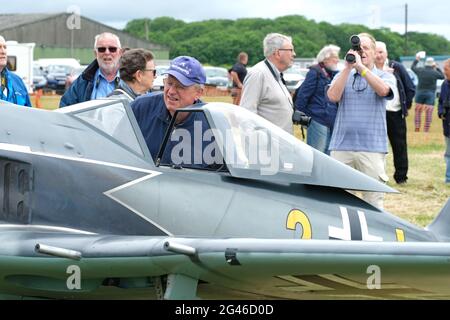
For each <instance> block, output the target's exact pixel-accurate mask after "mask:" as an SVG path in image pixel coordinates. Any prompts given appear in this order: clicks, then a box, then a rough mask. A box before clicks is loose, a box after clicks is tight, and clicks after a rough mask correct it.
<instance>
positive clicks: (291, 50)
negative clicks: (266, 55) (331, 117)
mask: <svg viewBox="0 0 450 320" xmlns="http://www.w3.org/2000/svg"><path fill="white" fill-rule="evenodd" d="M278 50H279V51H290V52H294V49H278Z"/></svg>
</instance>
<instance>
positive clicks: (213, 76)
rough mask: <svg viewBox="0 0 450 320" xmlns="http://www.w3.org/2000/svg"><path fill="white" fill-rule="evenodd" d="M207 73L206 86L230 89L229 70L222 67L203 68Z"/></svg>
mask: <svg viewBox="0 0 450 320" xmlns="http://www.w3.org/2000/svg"><path fill="white" fill-rule="evenodd" d="M203 68H204V69H205V73H206V84H207V85H210V86H216V87H221V88H225V89H226V88H228V87H230V78H229V77H228V70H227V69H225V68H221V67H203Z"/></svg>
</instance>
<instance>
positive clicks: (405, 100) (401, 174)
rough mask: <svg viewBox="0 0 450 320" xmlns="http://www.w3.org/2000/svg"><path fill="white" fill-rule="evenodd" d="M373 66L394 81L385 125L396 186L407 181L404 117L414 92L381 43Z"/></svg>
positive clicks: (408, 79)
mask: <svg viewBox="0 0 450 320" xmlns="http://www.w3.org/2000/svg"><path fill="white" fill-rule="evenodd" d="M375 65H376V67H377V68H378V69H380V70H384V71H387V72H390V73H392V74H393V75H394V77H395V79H396V87H395V89H393V92H394V98H393V99H392V100H388V101H387V104H386V123H387V134H388V137H389V142H390V143H391V147H392V154H393V158H394V167H395V172H394V179H395V182H397V183H398V184H402V183H406V181H407V180H408V175H407V174H408V146H407V139H406V133H407V129H406V117H407V116H408V110H409V109H410V108H411V105H412V100H413V98H414V95H415V93H416V90H415V86H414V84H413V82H412V80H411V78H410V77H409V75H408V73H407V71H406V69H405V67H404V66H403V65H402V64H401V63H399V62H397V61H393V60H388V51H387V48H386V44H385V43H384V42H381V41H377V42H376V55H375Z"/></svg>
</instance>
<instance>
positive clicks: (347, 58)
mask: <svg viewBox="0 0 450 320" xmlns="http://www.w3.org/2000/svg"><path fill="white" fill-rule="evenodd" d="M345 61H347V62H348V63H355V61H356V57H355V55H354V54H353V53H348V54H347V55H346V56H345Z"/></svg>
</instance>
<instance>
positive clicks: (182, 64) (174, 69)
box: [163, 56, 206, 87]
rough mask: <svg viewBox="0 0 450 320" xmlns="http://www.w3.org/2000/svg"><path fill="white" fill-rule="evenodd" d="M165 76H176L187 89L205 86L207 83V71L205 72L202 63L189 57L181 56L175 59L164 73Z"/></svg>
mask: <svg viewBox="0 0 450 320" xmlns="http://www.w3.org/2000/svg"><path fill="white" fill-rule="evenodd" d="M163 74H170V75H171V76H174V77H175V78H177V80H178V81H180V82H181V84H182V85H183V86H186V87H188V86H192V85H194V84H205V82H206V74H205V70H203V67H202V65H201V64H200V62H198V60H197V59H195V58H193V57H188V56H180V57H176V58H175V59H173V60H172V62H171V63H170V67H169V69H167V70H166V71H164V72H163Z"/></svg>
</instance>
